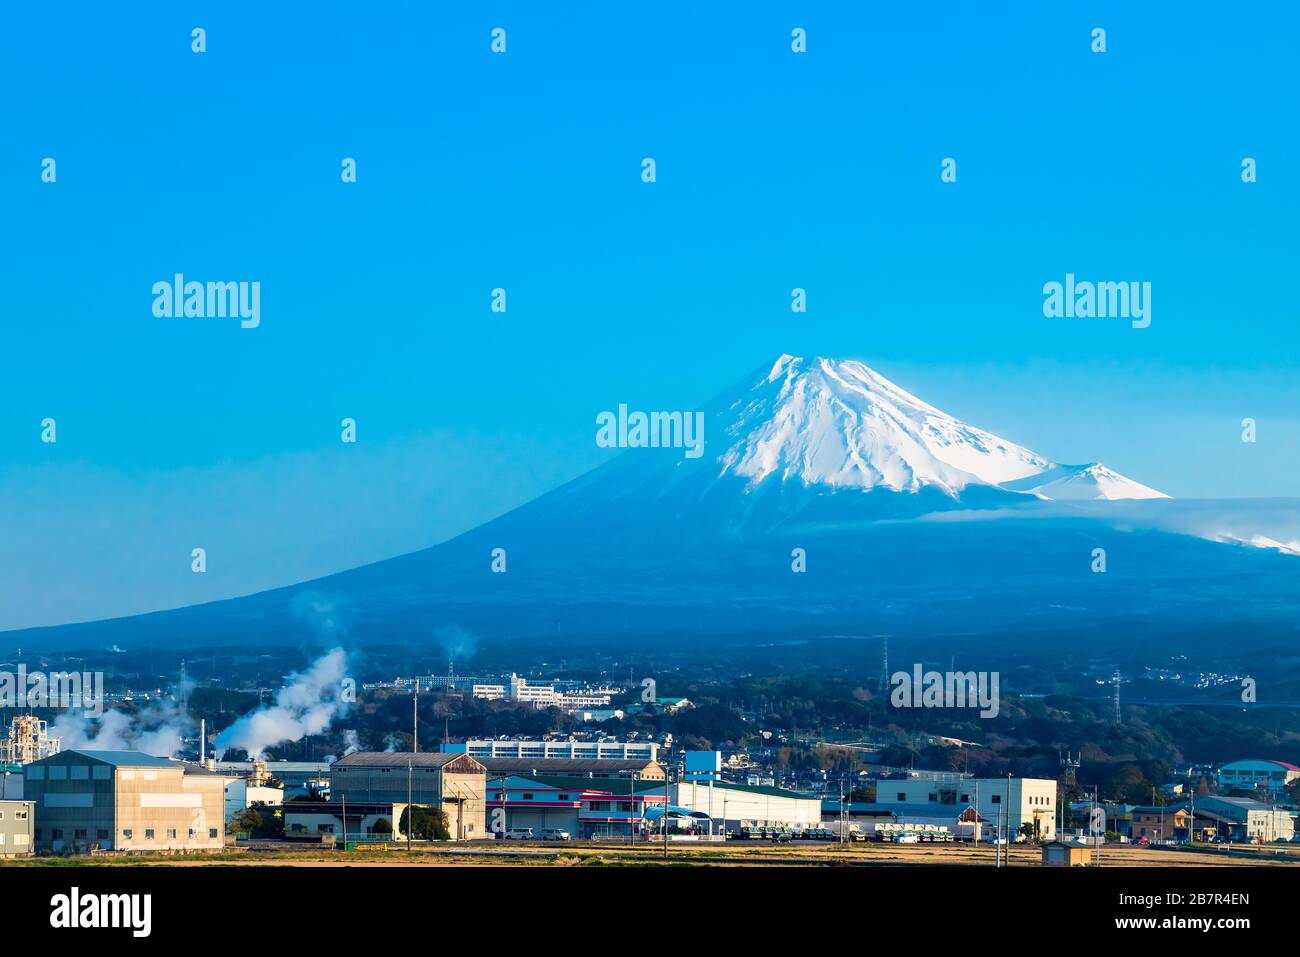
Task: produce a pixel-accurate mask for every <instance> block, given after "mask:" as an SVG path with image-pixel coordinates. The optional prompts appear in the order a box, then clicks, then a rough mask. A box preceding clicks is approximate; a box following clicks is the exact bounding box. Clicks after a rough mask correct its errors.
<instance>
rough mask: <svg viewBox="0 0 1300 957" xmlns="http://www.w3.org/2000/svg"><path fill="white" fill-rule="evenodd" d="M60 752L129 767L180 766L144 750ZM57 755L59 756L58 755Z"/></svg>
mask: <svg viewBox="0 0 1300 957" xmlns="http://www.w3.org/2000/svg"><path fill="white" fill-rule="evenodd" d="M59 754H79V755H81V756H82V757H84V758H90V759H91V760H92V761H102V762H103V763H104V764H112V765H116V766H119V767H128V768H177V767H180V765H179V764H177V763H176V762H175V761H172V760H170V759H168V758H160V757H156V756H155V755H152V754H145V753H144V752H143V751H87V750H84V749H82V748H71V749H69V750H66V751H60V752H59ZM55 756H56V757H57V755H55ZM46 760H48V758H47V759H46Z"/></svg>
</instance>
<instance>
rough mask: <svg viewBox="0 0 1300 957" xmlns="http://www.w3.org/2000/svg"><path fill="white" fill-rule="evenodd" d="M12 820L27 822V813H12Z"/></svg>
mask: <svg viewBox="0 0 1300 957" xmlns="http://www.w3.org/2000/svg"><path fill="white" fill-rule="evenodd" d="M14 820H16V821H25V820H27V812H26V811H14Z"/></svg>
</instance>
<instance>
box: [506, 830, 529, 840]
mask: <svg viewBox="0 0 1300 957" xmlns="http://www.w3.org/2000/svg"><path fill="white" fill-rule="evenodd" d="M532 839H533V829H532V828H531V827H512V828H510V830H508V831H506V840H507V841H531V840H532Z"/></svg>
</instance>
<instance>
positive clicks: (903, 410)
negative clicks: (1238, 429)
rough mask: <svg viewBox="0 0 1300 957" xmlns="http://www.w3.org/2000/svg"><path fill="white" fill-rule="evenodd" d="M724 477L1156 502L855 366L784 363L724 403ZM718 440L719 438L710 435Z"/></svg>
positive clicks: (1104, 471) (1100, 469)
mask: <svg viewBox="0 0 1300 957" xmlns="http://www.w3.org/2000/svg"><path fill="white" fill-rule="evenodd" d="M721 425H722V431H723V433H724V435H725V438H724V441H725V442H726V443H728V444H727V446H726V450H725V451H724V452H723V453H722V454H721V455H720V456H719V458H718V461H719V463H720V465H721V466H722V474H724V475H725V474H727V473H731V474H734V475H736V476H740V477H742V478H745V479H747V480H748V484H749V487H751V488H752V487H754V486H757V485H758V484H759V483H761V482H763V481H764V480H765V479H767V478H768V477H769V476H774V475H775V476H777V477H779V479H780V480H781V481H783V482H784V481H797V482H799V483H802V484H803V485H805V486H828V487H831V488H858V489H863V490H867V489H874V488H884V489H891V490H893V491H900V492H901V491H906V492H915V491H917V490H919V489H921V488H923V487H927V486H928V487H935V488H938V489H940V490H941V491H943V492H946V493H947V494H949V495H954V496H955V495H956V494H957V493H959V492H960V491H961V490H962V489H964V488H966V487H967V486H969V485H986V486H998V487H1001V488H1004V489H1007V490H1009V491H1018V492H1029V493H1032V494H1034V495H1036V496H1038V497H1040V498H1053V499H1055V498H1063V499H1079V498H1104V499H1120V498H1163V497H1166V496H1164V494H1163V493H1161V492H1157V491H1156V490H1155V489H1151V488H1148V487H1147V486H1145V485H1141V484H1140V483H1138V482H1134V481H1132V480H1131V479H1127V478H1125V477H1124V476H1122V475H1120V474H1119V473H1117V472H1114V471H1112V470H1111V469H1108V468H1106V467H1105V466H1104V465H1101V464H1100V463H1095V464H1092V465H1086V466H1058V465H1056V464H1055V463H1053V462H1052V461H1051V460H1049V459H1047V458H1045V457H1043V456H1041V455H1038V454H1037V453H1035V452H1032V451H1030V450H1029V449H1027V448H1024V447H1022V446H1019V445H1016V444H1015V443H1014V442H1010V441H1008V440H1007V439H1003V438H1001V437H999V436H997V435H994V434H993V433H991V432H985V431H984V430H983V429H978V428H976V427H975V426H972V425H968V424H966V423H965V422H962V421H960V420H958V419H956V418H954V417H953V416H951V415H949V414H948V413H946V412H943V411H941V410H940V409H936V408H935V407H934V406H932V405H929V404H928V403H926V402H924V401H922V400H921V399H919V398H917V397H916V396H914V395H912V394H911V393H910V392H907V391H906V390H904V389H902V388H900V387H899V386H898V385H896V384H895V383H893V382H891V381H890V380H888V379H886V378H885V377H884V376H882V375H880V374H879V373H878V372H876V371H875V370H873V369H871V368H869V367H868V366H866V365H865V364H863V363H861V362H858V361H855V360H837V359H827V358H821V357H816V358H812V359H803V358H799V357H797V356H792V355H782V356H781V357H780V358H778V359H777V360H776V362H775V363H773V365H772V366H771V369H770V371H769V372H768V373H767V374H766V375H765V376H763V377H762V378H760V379H759V381H758V382H756V383H752V384H751V385H750V386H748V387H746V388H744V389H742V390H741V391H740V392H739V394H737V395H734V396H732V397H731V398H730V399H729V401H728V402H727V403H726V408H725V411H724V413H723V420H722V422H721ZM714 434H715V435H716V434H717V433H716V432H715V433H714Z"/></svg>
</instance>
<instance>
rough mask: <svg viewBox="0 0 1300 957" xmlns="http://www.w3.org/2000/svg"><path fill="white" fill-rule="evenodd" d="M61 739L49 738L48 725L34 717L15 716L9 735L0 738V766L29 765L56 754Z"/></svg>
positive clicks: (11, 722) (25, 715)
mask: <svg viewBox="0 0 1300 957" xmlns="http://www.w3.org/2000/svg"><path fill="white" fill-rule="evenodd" d="M62 743H63V739H62V738H59V737H51V736H50V734H49V723H48V722H46V721H42V720H41V719H40V718H38V717H36V716H35V715H30V714H19V715H15V716H14V718H13V720H12V721H10V722H9V733H8V734H7V735H6V736H5V737H3V738H0V764H31V763H32V762H33V761H39V760H41V759H42V758H48V757H49V756H50V755H52V754H58V753H59V750H60V748H61V746H62Z"/></svg>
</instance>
